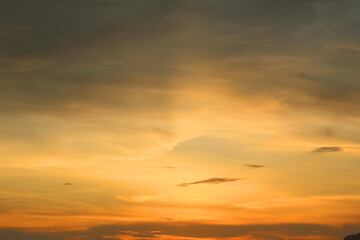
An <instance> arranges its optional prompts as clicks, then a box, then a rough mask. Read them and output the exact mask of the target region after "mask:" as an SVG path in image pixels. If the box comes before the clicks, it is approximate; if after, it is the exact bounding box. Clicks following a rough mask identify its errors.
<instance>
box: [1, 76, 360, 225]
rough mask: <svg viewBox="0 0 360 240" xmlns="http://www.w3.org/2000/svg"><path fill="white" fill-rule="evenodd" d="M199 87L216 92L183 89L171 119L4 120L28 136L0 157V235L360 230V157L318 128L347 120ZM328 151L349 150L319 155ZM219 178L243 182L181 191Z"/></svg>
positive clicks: (167, 114)
mask: <svg viewBox="0 0 360 240" xmlns="http://www.w3.org/2000/svg"><path fill="white" fill-rule="evenodd" d="M194 77H195V78H197V79H198V80H199V81H200V82H206V81H207V82H208V84H207V85H206V86H204V85H199V86H197V85H192V84H190V83H189V84H188V82H190V80H189V81H183V82H185V83H184V84H183V85H180V84H178V85H176V88H174V89H172V90H170V93H167V94H170V95H171V96H172V97H171V102H170V104H171V109H169V110H168V109H163V110H160V109H154V112H152V111H151V110H148V112H145V113H141V111H142V110H143V108H139V110H135V111H131V112H129V113H128V114H126V115H124V114H123V113H122V112H117V110H116V108H111V109H91V108H90V109H89V110H88V112H85V113H81V114H75V113H71V112H70V113H68V114H69V115H68V116H67V115H65V116H57V115H46V114H43V115H38V114H31V113H29V114H27V115H24V116H21V117H20V116H9V118H8V119H5V120H3V121H13V122H12V125H13V126H14V128H17V127H19V126H22V127H21V128H20V129H17V131H18V132H17V133H18V135H17V136H16V135H14V136H13V139H11V138H10V140H9V141H8V142H7V144H3V145H2V148H1V151H2V152H3V156H2V158H4V159H6V161H2V163H1V164H2V165H1V166H2V170H1V172H2V173H1V179H2V181H1V182H2V183H1V184H2V191H1V192H0V198H1V199H3V200H2V201H1V206H0V211H1V212H2V215H3V216H5V218H1V220H0V226H2V227H54V228H85V227H86V226H90V225H97V224H107V223H116V222H117V221H125V220H126V221H149V222H151V221H166V220H164V219H163V218H171V219H173V220H171V221H185V222H186V221H196V222H216V223H222V224H226V223H232V224H248V223H259V222H260V223H268V224H270V223H279V222H287V223H290V222H292V223H296V222H303V223H326V224H342V223H358V213H359V212H360V211H359V210H360V209H358V203H359V201H360V197H359V196H360V192H359V191H358V190H357V189H360V188H359V184H358V183H357V182H356V181H354V179H357V176H358V173H357V172H358V169H359V164H358V163H357V162H356V155H357V153H358V152H359V147H358V145H357V144H356V143H354V142H352V140H351V136H350V137H349V136H347V135H346V134H345V135H344V136H342V135H340V136H338V135H334V134H332V133H331V132H329V131H330V130H328V128H326V127H319V128H317V127H316V126H317V125H319V126H329V128H336V127H339V126H340V125H343V122H342V121H343V120H341V121H340V120H339V119H337V118H331V119H330V118H328V117H327V115H326V114H315V115H313V114H311V110H308V112H306V111H305V110H299V111H298V112H296V113H294V112H292V110H291V109H290V110H289V109H288V107H287V106H286V105H284V103H281V102H280V101H279V100H278V99H275V98H273V99H272V98H271V97H269V96H264V97H257V96H256V97H252V96H250V95H244V96H241V97H239V96H234V95H231V94H229V89H227V88H225V87H224V86H223V81H222V80H221V79H207V78H206V77H207V76H202V79H199V78H200V77H201V76H194ZM177 82H182V81H180V80H179V81H177ZM146 94H148V95H147V96H145V97H144V98H146V99H150V98H151V96H152V94H157V92H156V93H151V92H150V93H145V95H146ZM137 97H138V96H135V97H134V98H135V99H136V98H137ZM129 98H130V100H129V101H135V100H132V98H131V97H129ZM142 101H143V99H141V101H140V102H142ZM136 104H137V103H136ZM140 110H141V111H140ZM303 114H306V117H304V115H303ZM348 123H349V124H348V125H347V126H346V127H342V128H343V129H346V130H347V132H350V131H351V129H352V128H355V125H356V124H357V121H355V120H352V121H351V120H349V121H348ZM30 125H31V126H32V128H28V127H27V126H30ZM304 129H305V130H304ZM2 142H3V143H4V140H2ZM323 146H339V147H341V148H342V150H341V151H339V152H329V153H317V152H313V151H314V149H316V148H318V147H323ZM246 164H258V165H261V166H264V167H261V168H251V167H247V166H246ZM213 177H226V178H240V180H238V181H234V182H224V183H220V184H204V183H203V184H196V185H189V186H188V187H179V186H178V185H179V184H181V183H192V182H196V181H201V180H205V179H209V178H213ZM66 182H70V183H71V184H70V185H63V183H66Z"/></svg>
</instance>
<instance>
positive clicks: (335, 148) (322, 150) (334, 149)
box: [313, 147, 342, 153]
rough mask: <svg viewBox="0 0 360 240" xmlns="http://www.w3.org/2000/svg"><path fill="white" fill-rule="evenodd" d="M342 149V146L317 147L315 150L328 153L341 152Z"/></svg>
mask: <svg viewBox="0 0 360 240" xmlns="http://www.w3.org/2000/svg"><path fill="white" fill-rule="evenodd" d="M341 150H342V148H341V147H319V148H315V149H314V151H313V152H317V153H327V152H340V151H341Z"/></svg>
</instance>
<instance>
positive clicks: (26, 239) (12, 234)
mask: <svg viewBox="0 0 360 240" xmlns="http://www.w3.org/2000/svg"><path fill="white" fill-rule="evenodd" d="M0 239H6V240H63V238H60V237H57V236H48V235H44V234H39V233H22V232H19V231H1V230H0Z"/></svg>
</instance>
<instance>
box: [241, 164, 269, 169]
mask: <svg viewBox="0 0 360 240" xmlns="http://www.w3.org/2000/svg"><path fill="white" fill-rule="evenodd" d="M245 166H246V167H248V168H263V167H265V166H264V165H256V164H245Z"/></svg>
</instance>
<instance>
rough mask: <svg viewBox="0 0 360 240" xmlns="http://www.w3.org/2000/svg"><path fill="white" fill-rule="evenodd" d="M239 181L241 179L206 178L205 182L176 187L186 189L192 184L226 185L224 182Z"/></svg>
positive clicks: (182, 184) (181, 184) (183, 184)
mask: <svg viewBox="0 0 360 240" xmlns="http://www.w3.org/2000/svg"><path fill="white" fill-rule="evenodd" d="M238 180H241V178H208V179H205V180H201V181H196V182H191V183H180V184H179V185H178V186H179V187H187V186H189V185H194V184H203V183H206V184H219V183H226V182H235V181H238Z"/></svg>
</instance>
